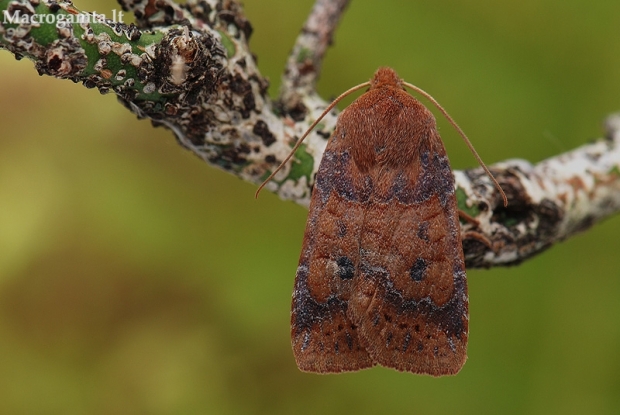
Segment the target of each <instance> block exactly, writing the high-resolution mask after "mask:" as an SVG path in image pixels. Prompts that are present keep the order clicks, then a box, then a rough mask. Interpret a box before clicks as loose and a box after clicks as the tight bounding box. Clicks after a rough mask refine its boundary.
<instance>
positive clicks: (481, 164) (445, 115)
mask: <svg viewBox="0 0 620 415" xmlns="http://www.w3.org/2000/svg"><path fill="white" fill-rule="evenodd" d="M403 85H405V86H406V87H408V88H411V89H413V90H414V91H416V92H417V93H418V94H420V95H422V96H423V97H425V98H426V99H428V100H429V101H430V102H432V103H433V105H434V106H435V107H437V109H438V110H439V111H441V113H442V114H443V116H444V117H446V119H447V120H448V122H449V123H450V124H452V126H453V127H454V129H455V130H456V131H457V132H458V133H459V134H460V135H461V137H463V140H464V141H465V144H467V147H469V150H470V151H471V152H472V154H473V155H474V157H475V158H476V160H478V163H480V166H481V167H482V168H483V169H484V171H485V172H486V174H487V175H488V176H489V177H490V178H491V181H492V182H493V184H494V185H495V187H496V188H497V190H499V193H500V194H501V195H502V199H504V207H506V206H508V198H507V197H506V193H504V190H502V187H501V186H500V185H499V182H498V181H497V179H495V177H494V176H493V174H492V173H491V171H490V170H489V169H488V167H487V165H486V164H484V161H482V158H480V156H479V155H478V153H477V152H476V149H475V148H474V146H473V144H472V143H471V141H469V138H467V135H465V133H464V132H463V130H461V127H459V125H458V124H457V123H456V121H454V120H453V119H452V117H450V114H448V112H447V111H446V110H445V109H443V107H442V106H441V105H439V102H437V101H435V98H433V97H432V96H431V95H430V94H428V93H427V92H425V91H424V90H423V89H420V88H418V87H417V86H415V85H413V84H410V83H408V82H403Z"/></svg>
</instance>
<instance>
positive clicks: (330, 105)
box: [254, 82, 370, 199]
mask: <svg viewBox="0 0 620 415" xmlns="http://www.w3.org/2000/svg"><path fill="white" fill-rule="evenodd" d="M367 86H370V82H364V83H363V84H359V85H357V86H354V87H353V88H351V89H349V90H347V91H345V92H343V93H342V94H340V96H338V98H336V99H335V100H334V101H333V102H332V103H331V104H329V105H328V106H327V108H325V111H323V113H322V114H321V115H320V116H319V118H317V119H316V121H314V122H313V123H312V125H311V126H310V127H309V128H308V129H307V130H306V132H305V133H304V135H302V136H301V138H300V139H299V140H297V143H295V146H294V147H293V149H292V150H291V152H290V153H288V156H286V158H285V159H284V161H283V162H282V163H280V165H279V166H278V167H277V168H276V169H275V170H274V171H273V172H272V173H271V174H270V175H269V177H267V178H266V179H265V181H264V182H263V183H261V185H260V186H258V190H256V193H255V194H254V197H255V198H257V199H258V194H259V193H260V191H261V190H263V187H265V186H266V185H267V183H269V182H270V181H271V179H273V176H275V175H276V174H277V173H278V172H279V171H280V170H282V167H284V165H285V164H286V163H287V162H288V161H289V160H290V159H291V157H293V155H294V154H295V152H296V151H297V149H298V148H299V146H300V145H301V143H302V142H303V141H304V139H305V138H306V137H307V136H308V134H310V131H312V129H313V128H314V127H316V125H317V124H318V123H319V122H321V120H322V119H323V117H325V116H326V115H327V113H328V112H330V111H331V110H332V108H334V107H335V106H336V104H338V102H340V100H342V98H344V97H346V96H347V95H349V94H350V93H352V92H355V91H357V90H359V89H362V88H365V87H367Z"/></svg>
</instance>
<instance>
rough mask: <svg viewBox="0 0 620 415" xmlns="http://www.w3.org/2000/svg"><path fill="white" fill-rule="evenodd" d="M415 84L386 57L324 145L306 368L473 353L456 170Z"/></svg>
mask: <svg viewBox="0 0 620 415" xmlns="http://www.w3.org/2000/svg"><path fill="white" fill-rule="evenodd" d="M404 85H407V86H410V87H412V88H415V87H413V86H411V85H409V84H404V83H403V82H402V81H401V79H400V78H399V77H398V75H397V74H396V73H395V72H394V71H393V70H392V69H390V68H380V69H379V70H378V71H377V72H376V73H375V75H374V77H373V79H372V80H371V81H370V88H369V90H368V91H367V92H366V93H364V94H363V95H362V96H360V97H359V98H358V99H357V100H356V101H354V102H353V103H352V104H351V105H350V106H349V107H347V108H346V109H345V110H344V111H342V113H341V114H340V116H339V118H338V122H337V124H336V129H335V131H334V134H333V135H332V137H331V139H330V141H329V143H328V144H327V148H326V150H325V153H324V154H323V159H322V160H321V164H320V166H319V170H318V172H317V175H316V182H315V185H314V189H313V193H312V199H311V202H310V211H309V215H308V221H307V225H306V231H305V234H304V240H303V247H302V251H301V257H300V259H299V267H298V268H297V275H296V277H295V288H294V292H293V303H292V312H291V338H292V346H293V351H294V354H295V359H296V361H297V366H298V367H299V368H300V369H301V370H303V371H307V372H318V373H336V372H346V371H355V370H359V369H364V368H367V367H371V366H374V365H377V364H379V365H382V366H386V367H390V368H394V369H396V370H400V371H408V372H413V373H419V374H428V375H432V376H442V375H453V374H456V373H457V372H459V370H460V369H461V367H462V366H463V364H464V363H465V360H466V359H467V337H468V328H469V315H468V296H467V280H466V275H465V260H464V257H463V248H462V245H461V233H460V225H459V212H458V210H457V206H456V198H455V195H454V178H453V175H452V171H451V168H450V164H449V162H448V157H447V156H446V150H445V148H444V146H443V143H442V141H441V138H440V136H439V133H438V132H437V127H436V123H435V118H434V117H433V115H432V113H431V112H430V111H429V110H428V109H427V108H426V107H425V106H424V105H422V104H421V103H420V102H419V101H418V100H416V99H415V98H413V97H412V96H411V95H409V94H408V93H407V92H405V90H404ZM362 86H364V85H362ZM356 88H358V87H356ZM356 88H353V90H354V89H356ZM358 89H359V88H358ZM418 91H419V90H418ZM419 92H421V93H423V94H425V93H424V92H423V91H419ZM343 95H344V94H343ZM425 95H426V94H425ZM427 97H428V96H427ZM430 99H431V100H432V98H430ZM432 101H433V103H435V101H434V100H432ZM437 105H438V104H437ZM330 108H331V106H330ZM439 108H440V109H441V107H439ZM328 110H329V108H328ZM326 111H327V110H326ZM441 111H442V112H443V113H444V114H445V111H444V110H443V109H441ZM446 115H447V114H446ZM448 118H449V116H448ZM449 120H450V122H452V123H453V125H454V126H455V127H456V128H457V129H458V130H459V132H461V131H460V129H459V128H458V126H456V124H455V123H454V122H453V121H452V120H451V119H450V118H449ZM317 122H318V121H317ZM463 136H464V135H463ZM304 137H305V136H304ZM464 138H465V140H466V142H467V143H468V145H469V142H468V140H467V138H466V137H465V136H464ZM472 151H473V148H472ZM474 154H475V152H474ZM475 155H476V154H475ZM476 157H477V158H478V160H480V159H479V157H478V156H477V155H476ZM285 162H286V161H285ZM483 167H484V168H485V170H486V171H487V172H488V169H486V167H485V166H484V165H483ZM489 174H490V173H489ZM491 177H492V176H491ZM493 180H494V179H493ZM495 183H496V184H497V182H495ZM498 186H499V185H498ZM500 192H501V188H500Z"/></svg>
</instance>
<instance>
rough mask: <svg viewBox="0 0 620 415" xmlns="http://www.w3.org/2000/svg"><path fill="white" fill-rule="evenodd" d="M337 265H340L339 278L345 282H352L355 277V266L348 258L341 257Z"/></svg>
mask: <svg viewBox="0 0 620 415" xmlns="http://www.w3.org/2000/svg"><path fill="white" fill-rule="evenodd" d="M336 264H338V276H339V277H340V278H342V279H343V280H350V279H351V278H353V277H354V276H355V266H354V265H353V261H351V260H350V259H349V258H348V257H346V256H341V257H339V258H338V259H337V260H336Z"/></svg>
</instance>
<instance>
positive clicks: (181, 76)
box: [0, 0, 620, 267]
mask: <svg viewBox="0 0 620 415" xmlns="http://www.w3.org/2000/svg"><path fill="white" fill-rule="evenodd" d="M118 1H119V3H120V4H121V6H122V7H123V9H124V10H126V11H130V12H132V13H134V15H135V16H136V19H137V23H136V25H133V24H132V25H125V24H123V23H117V22H113V21H110V20H106V19H103V18H102V17H96V16H93V14H89V13H84V12H81V11H79V10H78V9H76V8H75V7H74V6H73V5H72V3H71V2H70V1H51V0H0V12H2V13H3V15H4V16H6V15H7V14H8V15H10V16H15V15H16V13H18V14H19V15H20V16H26V17H25V18H22V19H21V20H15V21H9V22H6V19H5V21H0V47H1V48H5V49H7V50H9V51H10V52H12V53H13V54H14V55H15V57H16V58H18V59H21V58H22V57H28V58H29V59H32V60H33V61H34V62H35V67H36V69H37V71H38V72H39V74H41V75H43V74H46V75H51V76H55V77H58V78H66V79H71V80H72V81H74V82H82V83H83V84H84V86H86V87H88V88H94V87H97V88H98V89H99V91H100V92H102V93H106V92H109V91H114V93H116V95H117V96H118V99H119V100H120V101H121V102H122V103H123V104H124V105H125V106H126V107H127V108H129V109H130V110H131V111H132V112H134V113H135V114H136V115H138V117H140V118H149V119H151V122H152V123H153V125H155V126H165V127H167V128H169V129H171V130H172V131H173V132H174V134H175V135H176V137H177V139H178V141H179V142H180V143H181V144H182V145H183V146H184V147H186V148H188V149H190V150H191V151H192V152H194V153H195V154H196V155H198V156H199V157H201V158H202V159H203V160H205V161H207V162H208V163H209V164H211V165H214V166H217V167H220V168H222V169H224V170H226V171H228V172H230V173H232V174H235V175H237V176H238V177H240V178H242V179H244V180H247V181H250V182H252V183H260V182H261V181H262V180H263V179H264V178H265V177H267V175H268V174H269V173H270V172H271V171H272V169H274V168H275V167H277V165H278V164H279V163H280V161H281V160H283V159H284V157H286V155H287V154H288V152H289V151H290V149H291V147H292V145H293V144H294V143H295V142H296V140H297V139H298V137H300V136H301V135H302V134H303V132H304V131H305V130H306V129H307V128H308V126H309V125H310V124H311V123H312V122H313V121H314V120H315V119H316V118H317V117H318V115H319V114H320V113H321V112H322V110H323V109H324V108H325V107H326V106H327V102H326V101H324V100H323V99H321V98H320V97H319V96H318V95H317V94H316V91H315V84H316V80H317V78H318V76H319V73H320V69H321V64H322V61H323V57H324V55H325V52H326V50H327V47H328V46H329V45H330V44H331V41H332V37H333V34H334V32H335V28H336V26H337V23H338V22H339V20H340V18H341V16H342V13H343V11H344V9H345V7H346V5H347V3H348V1H347V0H331V1H330V0H317V2H316V4H315V6H314V8H313V10H312V12H311V14H310V16H309V18H308V20H307V21H306V23H305V25H304V29H303V30H302V32H301V34H300V35H299V37H298V39H297V42H296V44H295V47H294V48H293V50H292V52H291V54H290V56H289V59H288V62H287V66H286V71H285V75H284V82H283V87H282V91H281V95H280V99H279V101H278V102H272V101H271V100H270V99H269V96H268V95H267V87H268V83H267V81H266V80H265V79H264V78H263V77H262V76H261V74H260V72H259V71H258V69H257V67H256V63H255V60H254V58H253V56H252V53H251V51H250V49H249V46H248V39H249V37H250V35H251V33H252V27H251V24H250V22H249V21H248V20H247V19H246V18H245V16H244V14H243V10H242V8H241V6H240V4H239V3H237V2H235V1H233V0H209V1H204V0H188V1H187V3H186V4H182V5H179V4H176V3H174V2H172V1H169V0H118ZM33 16H39V18H38V20H37V19H33V18H32V17H33ZM47 16H51V17H50V21H53V20H54V19H56V20H58V19H59V18H60V17H59V16H62V19H64V20H65V21H69V20H71V19H72V20H71V23H70V24H67V25H64V26H60V25H54V24H48V23H41V22H47V20H46V18H47ZM79 16H82V17H88V19H86V20H84V21H81V22H78V21H77V20H76V19H77V18H78V17H79ZM41 19H42V20H41ZM369 75H370V74H369ZM336 120H337V111H335V110H334V111H332V112H330V114H328V115H327V116H326V117H325V118H324V119H323V121H322V122H321V123H320V124H319V126H318V127H317V128H316V129H315V131H313V132H312V133H311V134H310V135H309V136H308V138H307V139H306V141H305V142H304V144H303V145H302V146H301V147H300V149H299V150H298V151H297V153H296V154H295V157H294V159H293V162H292V163H290V164H289V165H288V166H286V167H285V168H284V169H282V171H280V172H279V173H278V174H277V175H276V177H275V180H274V181H272V182H271V183H269V185H268V186H267V187H268V189H270V190H271V191H273V192H276V193H278V194H279V195H280V196H281V197H282V198H284V199H289V200H294V201H295V202H297V203H299V204H302V205H306V206H307V204H308V203H309V199H310V194H311V188H312V185H313V182H314V176H315V173H316V171H317V169H318V165H319V162H320V160H321V156H322V154H323V151H324V149H325V146H326V144H327V139H328V138H329V136H330V135H331V133H332V132H333V130H334V127H335V124H336ZM619 143H620V116H612V117H610V118H609V121H608V133H607V137H606V138H605V139H601V140H599V141H597V142H595V143H593V144H589V145H586V146H583V147H580V148H578V149H576V150H573V151H571V152H569V153H566V154H563V155H560V156H557V157H554V158H551V159H548V160H546V161H543V162H541V163H539V164H537V165H531V164H530V163H528V162H526V161H523V160H509V161H506V162H504V163H498V164H496V165H494V166H492V167H491V169H492V171H493V173H494V174H495V176H496V177H497V179H498V180H499V181H500V183H501V184H502V187H503V189H504V191H505V192H506V194H507V195H508V201H509V205H508V207H507V208H504V207H503V205H502V204H501V198H500V197H499V195H498V194H497V191H496V189H495V188H494V187H493V185H492V184H491V182H490V181H489V179H488V177H486V175H484V174H483V172H482V170H481V169H473V170H467V171H455V172H454V175H455V177H456V187H457V189H456V190H457V191H456V194H457V200H458V204H459V208H460V209H461V210H463V211H464V212H465V213H467V214H468V215H469V216H471V217H473V218H474V219H475V221H473V222H472V221H468V222H464V223H463V227H462V228H463V229H462V232H463V246H464V250H465V255H466V261H467V265H468V267H490V266H496V265H511V264H516V263H519V262H521V261H523V260H525V259H527V258H529V257H531V256H533V255H535V254H537V253H539V252H542V251H543V250H545V249H546V248H548V247H549V246H551V245H552V244H553V243H555V242H557V241H561V240H563V239H564V238H567V237H569V236H571V235H573V234H574V233H576V232H578V231H581V230H584V229H587V228H588V227H589V226H591V225H592V224H593V223H595V222H598V221H600V220H602V219H604V218H606V217H608V216H610V215H612V214H614V213H616V212H617V211H618V210H619V209H620V146H619Z"/></svg>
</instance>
